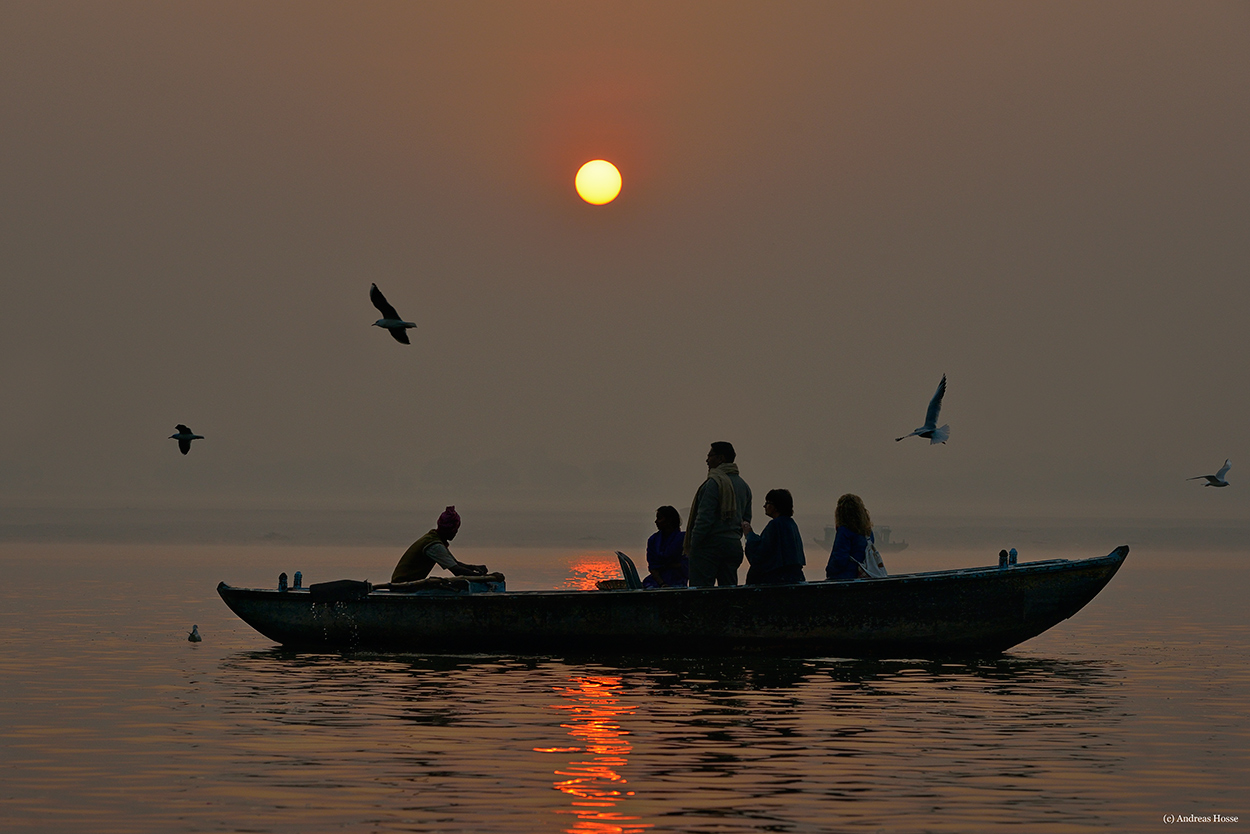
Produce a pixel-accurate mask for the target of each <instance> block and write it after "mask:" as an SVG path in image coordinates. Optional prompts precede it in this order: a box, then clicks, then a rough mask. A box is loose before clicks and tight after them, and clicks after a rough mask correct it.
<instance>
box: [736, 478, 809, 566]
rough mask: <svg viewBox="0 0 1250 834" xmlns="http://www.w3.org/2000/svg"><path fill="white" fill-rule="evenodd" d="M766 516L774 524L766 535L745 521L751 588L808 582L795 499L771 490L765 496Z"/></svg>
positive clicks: (744, 530) (788, 491)
mask: <svg viewBox="0 0 1250 834" xmlns="http://www.w3.org/2000/svg"><path fill="white" fill-rule="evenodd" d="M764 514H765V515H766V516H768V517H769V518H770V519H771V521H769V522H768V524H767V525H765V527H764V532H762V533H755V532H754V531H752V530H751V522H749V521H744V522H742V532H743V533H745V534H746V537H747V542H746V552H747V563H748V564H750V566H751V567H750V568H748V569H747V584H748V585H787V584H791V583H794V582H806V581H807V578H806V577H805V576H803V566H804V565H806V564H807V559H806V558H804V556H803V537H802V536H800V535H799V526H798V525H797V524H795V523H794V497H793V496H792V495H790V490H788V489H770V490H769V491H768V494H767V495H765V496H764Z"/></svg>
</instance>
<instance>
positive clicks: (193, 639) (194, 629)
mask: <svg viewBox="0 0 1250 834" xmlns="http://www.w3.org/2000/svg"><path fill="white" fill-rule="evenodd" d="M203 641H204V638H203V637H201V636H200V627H199V626H197V625H193V626H191V631H190V632H189V633H188V634H187V642H188V643H202V642H203Z"/></svg>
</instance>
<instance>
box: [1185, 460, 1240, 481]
mask: <svg viewBox="0 0 1250 834" xmlns="http://www.w3.org/2000/svg"><path fill="white" fill-rule="evenodd" d="M1232 468H1233V461H1232V460H1231V459H1227V460H1225V461H1224V465H1223V466H1221V467H1220V471H1219V472H1216V473H1215V474H1214V475H1195V476H1194V477H1192V478H1186V479H1185V480H1187V481H1201V480H1202V479H1203V478H1206V479H1207V482H1206V483H1205V484H1203V486H1213V487H1225V486H1228V481H1227V480H1226V479H1225V478H1224V476H1225V475H1227V474H1228V470H1230V469H1232Z"/></svg>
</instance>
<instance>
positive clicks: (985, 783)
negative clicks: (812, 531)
mask: <svg viewBox="0 0 1250 834" xmlns="http://www.w3.org/2000/svg"><path fill="white" fill-rule="evenodd" d="M1113 545H1114V543H1109V545H1108V547H1106V548H1105V550H1107V551H1109V550H1110V549H1111V546H1113ZM460 555H461V558H464V559H467V560H469V561H480V562H486V563H487V564H489V565H490V566H491V567H492V568H499V569H502V570H503V571H504V572H505V573H506V574H507V575H508V577H509V587H512V588H518V589H520V588H533V587H561V586H564V587H584V586H586V585H587V584H593V582H594V580H595V579H597V578H602V577H603V576H605V575H615V564H614V563H615V560H614V559H613V558H612V557H611V554H609V553H589V552H588V553H583V552H577V551H544V552H540V551H529V550H521V549H513V550H481V551H465V552H461V554H460ZM905 555H907V554H895V555H893V556H892V557H888V558H889V559H890V564H891V567H892V568H893V570H894V572H903V571H906V570H915V569H922V568H925V567H948V566H954V565H971V564H977V563H985V562H986V561H988V560H986V559H984V558H980V557H977V556H968V555H966V554H961V553H951V552H947V553H937V554H911V555H910V556H908V558H906V559H904V558H902V557H903V556H905ZM1031 555H1032V556H1033V557H1034V558H1051V557H1055V556H1070V557H1072V558H1079V557H1083V556H1088V555H1093V554H1090V553H1079V554H1076V553H1074V554H1065V553H1038V554H1031ZM394 557H395V554H394V553H393V552H391V551H390V550H383V549H378V548H360V549H355V550H352V549H344V548H336V549H324V550H318V549H295V548H283V547H167V546H166V547H158V546H136V547H123V546H118V545H110V546H97V547H93V546H88V545H47V544H44V545H16V544H4V545H0V565H2V566H3V569H4V575H5V577H6V579H7V581H6V582H5V585H4V589H3V591H2V592H0V596H2V597H3V608H2V609H0V753H3V756H2V757H0V829H3V830H4V831H13V832H23V831H41V832H49V831H55V832H61V831H65V832H76V831H83V832H200V831H204V832H217V831H240V832H243V831H246V832H312V831H414V832H426V831H472V832H530V831H534V832H546V831H551V832H560V831H568V832H648V831H690V832H761V831H770V832H788V831H796V832H797V831H842V830H845V831H890V832H924V831H940V832H965V831H997V830H1003V831H1016V832H1065V831H1090V830H1112V831H1154V830H1164V829H1167V828H1169V826H1167V825H1165V823H1164V822H1163V816H1164V815H1165V814H1191V813H1192V814H1200V815H1210V814H1213V813H1220V814H1224V815H1226V816H1238V817H1239V820H1240V821H1239V822H1238V823H1233V824H1225V825H1216V824H1202V823H1195V824H1189V825H1187V826H1185V827H1184V830H1189V831H1193V830H1211V829H1216V828H1218V829H1219V830H1221V831H1236V830H1241V829H1242V828H1246V829H1247V830H1250V802H1247V790H1246V785H1247V775H1246V774H1247V773H1250V756H1248V754H1247V743H1248V742H1250V721H1248V720H1247V706H1246V705H1247V704H1250V669H1248V664H1247V659H1248V658H1250V617H1248V616H1247V613H1246V606H1245V599H1246V588H1247V582H1246V580H1247V578H1250V573H1247V565H1248V564H1250V554H1240V553H1226V554H1187V553H1137V552H1134V553H1132V554H1130V556H1129V560H1128V562H1127V563H1126V565H1125V567H1124V568H1123V569H1122V570H1121V572H1120V574H1119V575H1118V576H1117V577H1116V578H1115V579H1114V580H1112V583H1111V585H1110V586H1109V587H1108V588H1107V589H1106V590H1105V591H1104V592H1103V593H1102V594H1101V595H1100V596H1099V597H1098V598H1096V599H1095V600H1094V602H1093V603H1091V604H1090V606H1088V607H1087V608H1086V610H1084V611H1082V612H1081V613H1079V614H1078V615H1077V616H1076V617H1074V618H1073V619H1072V620H1069V621H1068V622H1066V623H1063V624H1061V625H1059V626H1057V627H1056V628H1055V629H1053V630H1052V631H1051V632H1049V633H1047V634H1044V635H1042V636H1041V637H1038V638H1036V639H1034V640H1032V641H1029V642H1028V643H1025V644H1024V645H1023V646H1020V647H1018V648H1017V649H1016V650H1014V651H1012V652H1011V653H1010V654H1008V655H1005V656H1003V657H1000V658H995V659H987V660H983V661H978V662H967V663H938V662H929V661H915V660H911V661H909V660H893V661H876V662H866V661H857V660H847V659H836V658H819V659H812V658H808V659H794V658H741V659H734V658H729V659H726V658H720V659H715V660H699V659H668V660H656V659H648V658H646V657H637V658H620V657H604V658H593V657H591V658H587V657H575V658H569V657H539V658H524V657H493V656H492V657H485V656H471V657H462V656H461V657H431V656H409V655H378V654H356V655H339V654H308V653H300V654H296V653H290V652H284V651H281V650H278V649H276V648H275V647H274V646H273V645H272V644H271V643H270V642H269V641H268V640H266V639H265V638H263V637H261V636H260V635H259V634H256V633H255V632H253V631H251V630H250V629H249V628H248V627H247V626H245V625H243V624H242V623H241V622H240V621H238V620H237V619H235V618H234V617H233V615H231V614H230V613H229V611H228V610H227V609H226V608H225V606H224V605H222V603H221V602H220V600H219V599H218V598H217V596H216V593H215V592H214V590H213V589H214V586H215V585H216V583H217V581H219V580H222V579H225V580H227V581H229V582H230V583H231V584H236V585H253V586H264V587H271V586H273V585H274V584H275V581H276V576H277V573H278V572H279V571H283V570H285V571H286V572H287V573H293V572H294V571H295V570H297V569H299V570H302V571H303V572H304V574H305V576H306V578H307V579H306V581H309V582H315V581H321V580H325V579H332V578H344V577H351V578H357V579H365V578H371V579H373V580H375V581H380V580H381V579H383V578H385V577H386V576H387V575H388V574H389V571H390V568H391V566H392V564H393V562H394ZM345 566H348V567H346V568H345ZM192 623H197V624H198V625H199V627H200V631H201V632H202V633H203V635H204V642H203V643H200V644H191V643H188V642H187V641H186V639H185V638H186V632H187V631H188V630H189V629H190V627H191V625H192Z"/></svg>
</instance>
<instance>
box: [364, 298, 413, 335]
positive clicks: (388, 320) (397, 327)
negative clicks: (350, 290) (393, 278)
mask: <svg viewBox="0 0 1250 834" xmlns="http://www.w3.org/2000/svg"><path fill="white" fill-rule="evenodd" d="M369 300H370V301H372V302H373V306H374V307H377V308H378V312H379V313H381V314H382V318H380V319H378V320H377V321H375V322H374V323H373V326H374V327H385V328H386V329H387V331H388V332H390V334H391V335H392V336H394V337H395V341H397V342H399V343H400V344H404V345H410V344H412V342H409V341H408V328H409V327H416V324H414V323H413V322H410V321H404V320H403V319H401V318H400V317H399V313H397V312H395V308H394V307H392V306H391V304H390V302H389V301H387V300H386V296H384V295H382V291H381V290H380V289H378V285H377V284H371V285H370V286H369Z"/></svg>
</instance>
